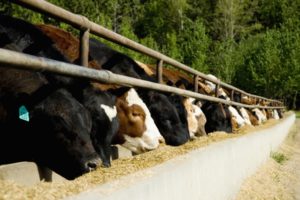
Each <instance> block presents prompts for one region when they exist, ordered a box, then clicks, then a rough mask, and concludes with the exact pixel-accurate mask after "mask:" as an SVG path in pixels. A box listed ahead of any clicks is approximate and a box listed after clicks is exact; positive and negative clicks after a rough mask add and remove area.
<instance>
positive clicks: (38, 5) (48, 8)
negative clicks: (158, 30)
mask: <svg viewBox="0 0 300 200" xmlns="http://www.w3.org/2000/svg"><path fill="white" fill-rule="evenodd" d="M12 1H13V2H14V3H17V4H19V5H22V6H24V7H27V8H30V9H32V10H35V11H38V12H40V13H44V14H47V15H50V16H52V17H54V18H57V19H59V20H61V21H64V22H66V23H68V24H70V25H72V26H74V27H77V28H79V29H90V32H91V33H93V34H95V35H98V36H100V37H103V38H105V39H107V40H110V41H113V42H115V43H118V44H120V45H122V46H125V47H127V48H130V49H132V50H135V51H138V52H140V53H143V54H146V55H148V56H150V57H153V58H155V59H158V60H162V61H164V62H165V63H167V64H170V65H172V66H175V67H177V68H179V69H182V70H184V71H186V72H189V73H192V74H193V75H197V76H199V77H201V78H203V79H206V80H209V81H211V82H213V83H216V84H220V86H222V87H224V88H228V89H231V90H235V91H237V92H240V93H242V94H245V95H247V96H252V97H256V98H260V99H263V100H268V101H271V102H280V101H277V100H273V99H267V98H265V97H261V96H257V95H253V94H250V93H247V92H245V91H243V90H240V89H238V88H236V87H234V86H232V85H229V84H227V83H224V82H222V81H216V80H214V79H211V78H210V77H208V76H206V75H205V74H203V73H201V72H199V71H197V70H195V69H192V68H190V67H188V66H186V65H184V64H182V63H180V62H178V61H176V60H174V59H172V58H170V57H168V56H165V55H163V54H161V53H159V52H157V51H154V50H152V49H150V48H148V47H145V46H143V45H141V44H139V43H137V42H135V41H132V40H130V39H128V38H126V37H124V36H122V35H119V34H117V33H115V32H113V31H111V30H108V29H106V28H104V27H102V26H100V25H98V24H96V23H94V22H91V21H89V20H88V19H87V18H86V17H84V16H81V15H77V14H74V13H72V12H70V11H67V10H65V9H63V8H61V7H58V6H55V5H53V4H51V3H49V2H47V1H41V0H12Z"/></svg>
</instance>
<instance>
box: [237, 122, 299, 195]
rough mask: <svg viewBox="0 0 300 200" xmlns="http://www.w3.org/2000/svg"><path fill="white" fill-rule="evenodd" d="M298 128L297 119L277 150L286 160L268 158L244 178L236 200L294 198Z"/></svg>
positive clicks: (296, 189) (297, 173) (297, 158)
mask: <svg viewBox="0 0 300 200" xmlns="http://www.w3.org/2000/svg"><path fill="white" fill-rule="evenodd" d="M299 128H300V121H299V120H298V122H296V125H294V126H293V127H292V129H291V131H290V133H289V135H288V136H287V138H286V140H285V141H284V143H283V144H282V145H281V146H280V148H279V150H278V153H281V154H283V155H284V156H285V157H286V158H287V160H285V161H284V162H283V163H279V162H276V161H275V160H274V159H272V158H270V159H268V161H267V162H266V163H265V164H263V165H262V166H261V167H260V168H259V169H258V170H257V172H256V173H255V174H254V175H252V176H250V177H249V178H247V179H246V180H245V182H244V183H243V184H242V186H241V190H240V191H239V193H238V194H237V197H236V200H256V199H260V200H262V199H265V200H268V199H278V200H279V199H280V200H292V199H296V198H295V194H296V193H297V191H298V193H299V188H297V187H298V186H299V185H298V186H297V183H298V184H299V183H300V171H299V163H300V150H299V143H300V135H299ZM297 133H298V136H297V138H296V134H297ZM297 170H298V171H297Z"/></svg>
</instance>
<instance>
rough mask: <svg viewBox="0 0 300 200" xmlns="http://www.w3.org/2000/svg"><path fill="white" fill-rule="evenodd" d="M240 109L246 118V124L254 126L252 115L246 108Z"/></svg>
mask: <svg viewBox="0 0 300 200" xmlns="http://www.w3.org/2000/svg"><path fill="white" fill-rule="evenodd" d="M238 111H239V113H240V115H241V116H242V117H243V118H244V120H245V124H247V125H250V126H252V123H251V120H250V116H249V114H248V112H247V110H246V108H243V107H241V108H239V109H238Z"/></svg>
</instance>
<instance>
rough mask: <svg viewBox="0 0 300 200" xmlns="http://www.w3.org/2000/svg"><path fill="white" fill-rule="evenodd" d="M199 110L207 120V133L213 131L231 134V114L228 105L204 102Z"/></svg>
mask: <svg viewBox="0 0 300 200" xmlns="http://www.w3.org/2000/svg"><path fill="white" fill-rule="evenodd" d="M201 109H202V111H203V112H204V114H205V116H206V119H207V122H206V124H205V131H206V132H207V133H211V132H214V131H224V132H227V133H232V124H231V114H230V111H229V109H228V105H223V104H221V103H215V102H209V101H205V102H204V103H203V105H202V107H201Z"/></svg>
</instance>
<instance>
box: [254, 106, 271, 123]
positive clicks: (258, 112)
mask: <svg viewBox="0 0 300 200" xmlns="http://www.w3.org/2000/svg"><path fill="white" fill-rule="evenodd" d="M252 112H253V113H254V115H255V116H256V118H257V119H258V124H261V123H263V122H265V121H266V120H267V117H266V116H265V115H264V114H263V112H262V111H261V110H260V109H258V108H254V109H252Z"/></svg>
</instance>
